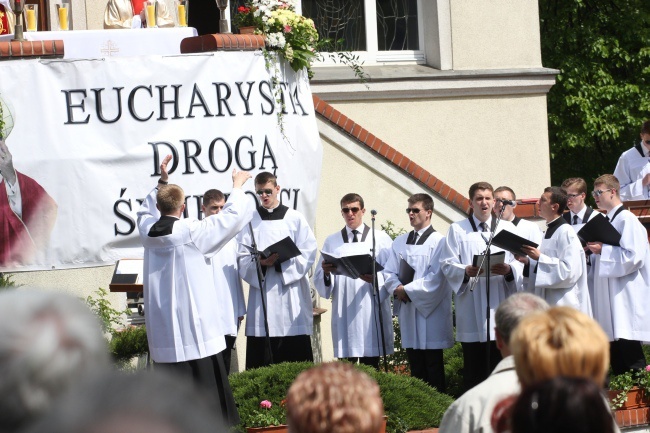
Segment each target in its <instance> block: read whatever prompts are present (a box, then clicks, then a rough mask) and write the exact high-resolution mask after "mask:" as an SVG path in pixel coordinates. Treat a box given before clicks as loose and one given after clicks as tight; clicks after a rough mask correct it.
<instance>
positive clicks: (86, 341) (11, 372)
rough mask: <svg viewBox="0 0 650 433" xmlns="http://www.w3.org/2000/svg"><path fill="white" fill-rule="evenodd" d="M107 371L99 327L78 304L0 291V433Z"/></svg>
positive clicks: (58, 296) (26, 291) (50, 294)
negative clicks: (76, 386) (91, 377)
mask: <svg viewBox="0 0 650 433" xmlns="http://www.w3.org/2000/svg"><path fill="white" fill-rule="evenodd" d="M108 368H110V361H109V356H108V349H107V347H106V341H105V340H104V338H103V336H102V332H101V328H100V326H99V322H98V320H97V318H96V316H95V315H94V314H93V313H92V312H91V311H90V310H89V309H88V307H87V306H86V305H85V304H84V303H83V302H82V301H81V300H79V299H77V298H74V297H72V296H69V295H64V294H62V293H54V292H43V291H37V290H31V289H26V288H20V289H6V290H4V291H0V432H9V431H17V430H18V429H19V428H20V427H22V426H24V425H26V424H27V423H30V422H32V421H33V420H34V419H37V418H38V417H39V416H40V415H41V414H42V413H43V412H44V411H46V410H47V409H49V407H50V406H51V405H52V404H53V402H54V401H55V400H56V399H57V398H58V397H60V396H61V395H63V394H64V393H65V392H67V391H68V390H69V389H70V388H71V387H72V386H74V385H76V384H77V383H79V382H80V381H81V380H82V379H84V378H85V377H86V376H88V375H90V374H92V373H95V372H96V371H98V370H103V369H108Z"/></svg>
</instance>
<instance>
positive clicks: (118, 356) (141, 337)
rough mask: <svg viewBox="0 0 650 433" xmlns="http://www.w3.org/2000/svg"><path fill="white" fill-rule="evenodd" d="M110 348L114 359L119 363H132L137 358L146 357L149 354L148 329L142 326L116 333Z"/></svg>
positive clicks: (131, 327) (130, 327)
mask: <svg viewBox="0 0 650 433" xmlns="http://www.w3.org/2000/svg"><path fill="white" fill-rule="evenodd" d="M109 347H110V351H111V354H112V355H113V359H114V360H115V361H117V362H126V361H130V360H131V358H133V357H135V356H140V355H144V354H146V353H148V352H149V344H148V343H147V329H146V328H145V326H144V325H142V326H129V327H128V328H124V329H121V330H119V331H115V332H113V338H111V341H110V343H109Z"/></svg>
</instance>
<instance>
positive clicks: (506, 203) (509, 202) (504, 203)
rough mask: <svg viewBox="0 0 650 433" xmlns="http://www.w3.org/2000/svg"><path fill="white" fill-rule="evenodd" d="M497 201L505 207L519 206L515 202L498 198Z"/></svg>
mask: <svg viewBox="0 0 650 433" xmlns="http://www.w3.org/2000/svg"><path fill="white" fill-rule="evenodd" d="M497 201H500V202H501V203H502V204H503V205H504V206H512V207H515V206H517V203H515V201H514V200H505V199H501V198H498V199H497Z"/></svg>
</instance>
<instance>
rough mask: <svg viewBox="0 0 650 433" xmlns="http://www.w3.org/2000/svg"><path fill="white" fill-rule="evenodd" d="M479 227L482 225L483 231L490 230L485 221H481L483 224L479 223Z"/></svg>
mask: <svg viewBox="0 0 650 433" xmlns="http://www.w3.org/2000/svg"><path fill="white" fill-rule="evenodd" d="M479 227H481V231H482V232H486V231H488V229H487V224H485V223H481V224H479Z"/></svg>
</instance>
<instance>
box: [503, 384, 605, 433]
mask: <svg viewBox="0 0 650 433" xmlns="http://www.w3.org/2000/svg"><path fill="white" fill-rule="evenodd" d="M550 432H553V433H613V432H614V419H613V418H612V413H611V411H610V409H609V406H608V405H607V402H606V401H605V398H604V397H603V394H602V390H601V388H600V387H599V386H598V385H596V384H595V383H594V381H592V380H590V379H585V378H581V377H563V376H558V377H555V378H553V379H549V380H545V381H542V382H538V383H536V384H534V385H531V386H529V387H527V388H526V389H524V390H523V391H522V392H521V394H520V395H519V397H517V400H516V401H515V403H514V406H513V408H512V428H511V433H550Z"/></svg>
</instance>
